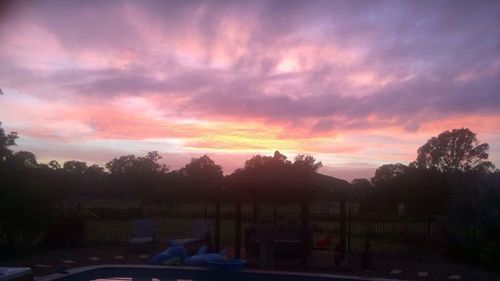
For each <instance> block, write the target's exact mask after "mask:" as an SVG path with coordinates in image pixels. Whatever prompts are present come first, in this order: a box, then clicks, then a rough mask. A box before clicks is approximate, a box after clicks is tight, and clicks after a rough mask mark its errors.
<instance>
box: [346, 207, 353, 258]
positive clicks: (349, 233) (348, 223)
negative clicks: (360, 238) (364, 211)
mask: <svg viewBox="0 0 500 281" xmlns="http://www.w3.org/2000/svg"><path fill="white" fill-rule="evenodd" d="M351 220H352V208H349V212H348V214H347V252H348V253H350V252H351Z"/></svg>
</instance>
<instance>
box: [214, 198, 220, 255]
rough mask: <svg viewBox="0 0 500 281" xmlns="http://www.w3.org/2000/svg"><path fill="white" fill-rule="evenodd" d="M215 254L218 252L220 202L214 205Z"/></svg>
mask: <svg viewBox="0 0 500 281" xmlns="http://www.w3.org/2000/svg"><path fill="white" fill-rule="evenodd" d="M214 240H215V246H214V248H215V252H217V253H218V252H219V251H220V201H218V200H217V202H216V203H215V239H214Z"/></svg>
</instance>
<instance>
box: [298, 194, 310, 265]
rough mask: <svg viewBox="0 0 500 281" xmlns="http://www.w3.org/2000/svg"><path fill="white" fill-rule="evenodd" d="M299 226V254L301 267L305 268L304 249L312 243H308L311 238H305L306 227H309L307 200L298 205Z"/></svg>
mask: <svg viewBox="0 0 500 281" xmlns="http://www.w3.org/2000/svg"><path fill="white" fill-rule="evenodd" d="M300 225H301V227H300V228H301V232H302V248H303V249H302V253H301V264H302V266H306V264H307V253H306V249H307V247H308V245H310V244H309V243H312V241H309V239H310V238H312V237H307V236H308V235H307V234H308V225H309V202H308V201H307V200H302V202H301V204H300Z"/></svg>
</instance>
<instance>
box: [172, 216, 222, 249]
mask: <svg viewBox="0 0 500 281" xmlns="http://www.w3.org/2000/svg"><path fill="white" fill-rule="evenodd" d="M211 224H212V223H211V222H210V221H207V220H194V221H193V225H192V227H191V233H190V234H189V235H187V237H183V238H178V239H173V240H175V241H176V242H177V243H178V244H179V245H182V246H184V247H190V246H193V245H197V244H201V243H205V244H208V243H209V242H210V225H211Z"/></svg>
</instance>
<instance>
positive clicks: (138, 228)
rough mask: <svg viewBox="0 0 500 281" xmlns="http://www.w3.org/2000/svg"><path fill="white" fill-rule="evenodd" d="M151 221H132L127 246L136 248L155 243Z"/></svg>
mask: <svg viewBox="0 0 500 281" xmlns="http://www.w3.org/2000/svg"><path fill="white" fill-rule="evenodd" d="M155 241H156V240H155V233H154V223H153V219H138V220H134V229H133V232H132V237H131V238H130V240H129V245H131V246H134V247H138V246H142V245H154V243H155Z"/></svg>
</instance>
